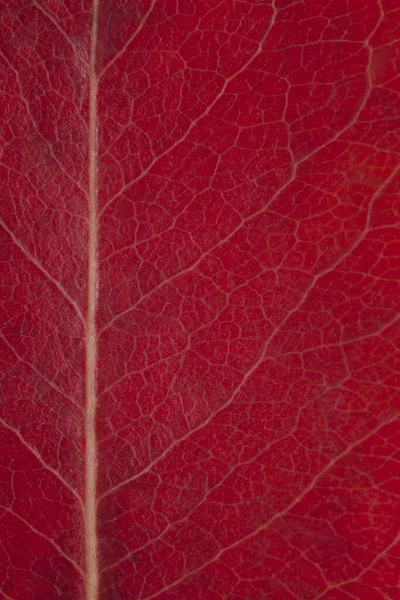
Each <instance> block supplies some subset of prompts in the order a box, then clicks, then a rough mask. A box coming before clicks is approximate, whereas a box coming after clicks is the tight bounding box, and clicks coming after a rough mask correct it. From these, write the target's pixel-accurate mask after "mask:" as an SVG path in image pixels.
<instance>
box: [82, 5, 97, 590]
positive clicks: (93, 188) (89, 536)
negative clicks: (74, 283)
mask: <svg viewBox="0 0 400 600" xmlns="http://www.w3.org/2000/svg"><path fill="white" fill-rule="evenodd" d="M98 3H99V0H93V24H92V32H91V42H90V62H89V139H88V144H89V199H88V211H89V215H88V226H89V232H88V279H87V313H86V331H85V352H86V372H85V395H86V406H85V515H84V518H85V572H86V578H85V600H98V567H97V522H96V521H97V519H96V473H97V457H96V400H97V399H96V359H97V340H96V300H97V299H96V296H97V220H98V215H97V75H96V46H97V16H98Z"/></svg>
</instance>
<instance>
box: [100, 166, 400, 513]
mask: <svg viewBox="0 0 400 600" xmlns="http://www.w3.org/2000/svg"><path fill="white" fill-rule="evenodd" d="M399 171H400V165H398V166H397V167H396V168H395V169H394V170H393V171H392V173H391V174H390V176H389V177H388V178H387V180H386V181H385V182H384V183H382V184H381V185H380V186H379V188H378V189H377V190H376V192H375V193H374V194H373V196H372V198H371V200H370V204H369V207H368V211H367V218H366V222H365V225H364V229H363V231H362V232H361V233H360V235H359V237H358V239H357V240H356V241H355V242H354V244H353V245H352V246H351V247H350V248H349V249H348V251H347V252H346V253H345V254H344V255H343V256H340V257H339V258H338V259H337V260H336V261H335V262H333V263H332V264H331V265H330V266H329V267H328V268H326V269H324V270H323V271H320V272H319V273H318V274H317V275H316V276H315V277H314V279H313V281H312V282H311V283H310V285H309V286H308V288H307V289H306V290H305V292H304V294H303V296H302V298H301V299H300V301H299V302H298V303H297V304H296V305H295V306H294V307H293V308H292V309H291V310H290V311H289V312H288V314H287V315H286V317H285V318H284V319H283V321H282V322H281V323H280V324H279V325H278V327H276V329H275V330H274V331H273V332H272V333H271V335H270V336H269V337H268V338H267V340H266V341H265V344H264V348H263V350H262V351H261V353H260V357H259V358H258V359H257V361H256V362H255V363H254V364H253V366H252V367H251V369H249V371H247V373H246V374H245V375H244V376H243V379H242V381H241V382H240V384H239V385H238V386H237V388H236V389H235V390H234V392H233V393H232V394H231V396H230V398H228V400H227V401H226V402H225V403H224V404H222V405H221V406H220V407H219V408H218V409H217V410H216V411H215V412H214V413H213V414H211V415H210V416H209V417H208V418H207V419H205V420H204V421H203V422H202V423H200V424H199V425H197V427H194V428H193V429H192V430H191V431H190V432H188V433H187V434H185V435H184V436H182V437H180V438H178V439H177V440H175V441H174V443H173V444H171V446H169V447H168V448H166V449H165V450H164V451H163V452H162V453H161V454H160V455H159V456H158V457H157V458H155V459H154V460H153V461H152V462H151V463H149V465H148V466H147V467H146V468H145V469H142V471H140V472H139V473H137V474H136V475H133V476H132V477H130V478H129V479H126V480H125V481H122V482H121V483H119V484H117V485H115V486H113V487H112V488H110V489H109V490H108V491H107V492H104V494H102V496H100V498H99V502H100V500H102V499H103V498H105V497H106V496H108V495H110V494H111V493H113V492H114V491H116V490H118V489H120V488H121V487H124V486H125V485H127V484H128V483H131V482H132V481H135V480H136V479H138V478H139V477H141V476H142V475H143V474H145V473H148V472H149V471H150V470H151V469H152V468H153V467H154V465H156V464H157V463H158V462H159V461H161V460H162V459H163V458H164V456H166V455H167V454H168V453H169V452H170V451H171V450H172V449H173V448H174V447H175V446H176V445H178V444H179V443H181V442H182V441H185V440H186V439H189V438H190V437H191V436H192V435H193V434H194V433H196V432H197V431H199V430H201V429H203V428H204V427H206V426H207V425H208V424H209V423H210V422H211V421H212V420H213V419H214V418H215V417H216V416H217V415H218V414H219V413H220V412H222V411H223V410H225V409H226V408H228V407H229V406H230V405H231V404H232V402H233V401H234V399H235V398H236V396H237V394H238V393H239V392H240V390H241V389H242V388H243V387H244V385H245V384H246V382H247V381H248V379H249V378H250V377H251V376H252V374H253V373H254V372H255V371H256V370H257V369H258V367H259V366H260V365H261V364H262V363H263V362H264V360H265V358H266V355H267V350H268V348H269V345H270V343H271V341H272V340H273V339H274V337H275V336H276V335H277V333H278V332H279V331H280V330H281V329H282V327H283V326H284V325H285V324H286V323H287V321H288V320H289V319H290V317H291V316H292V315H293V314H294V313H295V312H297V311H298V310H299V308H300V307H301V306H302V305H303V304H304V303H305V301H306V300H307V298H308V297H309V295H310V293H311V292H312V290H313V289H314V287H315V286H316V284H317V283H318V281H319V280H320V279H321V278H322V277H324V276H325V275H327V274H328V273H330V272H332V271H333V270H334V269H336V268H337V267H338V266H339V265H340V264H341V263H342V262H343V261H344V260H345V259H346V258H347V256H349V255H350V254H351V253H352V252H354V250H355V249H356V248H357V246H358V245H359V244H360V243H361V242H362V240H363V239H364V237H365V235H366V233H367V231H368V229H369V225H370V220H371V213H372V208H373V206H374V203H375V200H376V199H377V198H378V197H379V196H380V194H381V193H382V191H383V190H384V189H385V187H386V186H387V185H389V184H390V183H391V182H392V181H393V179H394V178H395V177H396V175H397V174H398V172H399Z"/></svg>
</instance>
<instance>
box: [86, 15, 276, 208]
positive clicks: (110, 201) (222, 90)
mask: <svg viewBox="0 0 400 600" xmlns="http://www.w3.org/2000/svg"><path fill="white" fill-rule="evenodd" d="M272 8H273V14H272V18H271V22H270V24H269V27H268V28H267V31H266V33H265V34H264V36H263V38H262V39H261V41H260V42H259V44H258V48H257V50H256V51H255V52H254V54H253V55H252V56H250V58H249V59H248V60H247V61H246V62H245V63H244V64H243V65H242V66H241V68H240V69H239V70H238V71H236V72H235V73H233V74H232V75H230V77H227V78H226V79H225V83H224V84H223V86H222V88H221V90H220V92H219V93H218V94H217V95H216V96H215V98H214V100H213V101H212V102H211V103H210V104H209V106H208V108H207V109H206V110H205V111H204V112H202V113H201V115H199V116H198V117H197V118H196V119H194V120H193V121H192V122H191V124H190V125H189V127H188V128H187V130H186V132H185V134H184V135H183V136H182V137H180V138H179V139H178V140H176V142H174V143H173V144H172V146H170V147H169V148H167V149H166V150H165V151H164V152H162V153H161V154H159V155H158V156H156V157H155V158H154V159H153V160H152V161H151V163H150V164H149V165H148V166H147V167H146V168H145V169H143V171H142V172H141V173H140V175H138V177H136V178H135V179H133V180H132V181H130V182H129V183H127V184H126V185H124V186H123V187H122V188H121V190H120V191H119V192H117V194H115V195H114V196H113V197H112V198H110V200H109V201H108V202H106V204H105V205H104V206H103V208H102V209H101V211H100V212H99V215H98V217H99V219H100V218H101V217H102V215H103V214H104V212H105V211H106V210H107V209H108V207H109V206H110V205H111V204H112V203H113V202H114V201H115V200H117V198H119V197H120V196H122V194H124V193H125V192H126V191H127V190H128V189H130V188H131V187H132V186H133V185H135V183H137V182H138V181H140V180H141V179H143V178H144V177H145V176H146V175H147V174H148V173H149V171H150V170H151V169H152V168H153V166H154V165H155V164H156V163H157V162H158V161H159V160H160V159H161V158H163V157H164V156H166V155H168V154H169V153H170V152H171V151H172V150H173V149H174V148H176V147H177V146H179V144H181V143H182V142H183V141H184V140H185V139H186V138H187V136H188V135H189V133H190V132H191V131H192V129H193V128H194V127H195V126H196V124H197V123H198V122H199V121H200V120H201V119H202V118H203V117H205V116H206V115H208V114H209V113H210V111H211V110H212V108H213V107H214V106H215V104H216V103H217V102H218V100H219V99H220V98H222V96H223V95H224V93H225V90H226V88H227V87H228V85H229V84H230V82H231V81H233V80H234V79H235V78H236V77H238V76H239V75H240V74H241V73H243V72H244V71H245V70H246V69H247V67H248V66H249V65H250V64H251V63H252V62H253V61H254V60H255V59H256V58H257V56H258V55H259V54H260V53H261V51H262V48H263V45H264V42H265V40H266V39H267V37H268V35H269V33H270V31H271V29H272V27H273V26H274V24H275V20H276V16H277V11H276V8H275V5H273V6H272Z"/></svg>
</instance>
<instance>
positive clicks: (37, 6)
mask: <svg viewBox="0 0 400 600" xmlns="http://www.w3.org/2000/svg"><path fill="white" fill-rule="evenodd" d="M33 6H34V7H35V8H37V10H38V11H39V12H41V13H42V14H43V15H44V16H45V17H47V19H48V20H49V21H50V22H51V23H52V24H53V25H54V27H55V28H56V29H57V30H58V31H59V32H60V33H61V35H62V36H63V38H64V39H65V40H66V41H67V42H68V44H69V45H70V46H71V48H72V50H73V53H74V54H75V56H76V46H75V44H74V43H73V41H72V40H71V38H70V37H69V35H68V34H67V33H66V31H64V29H63V28H62V27H61V26H60V24H59V22H58V21H57V20H56V19H55V18H54V17H53V16H52V15H51V14H50V13H49V12H47V10H45V9H44V8H43V6H41V5H40V4H38V3H37V2H36V1H34V2H33Z"/></svg>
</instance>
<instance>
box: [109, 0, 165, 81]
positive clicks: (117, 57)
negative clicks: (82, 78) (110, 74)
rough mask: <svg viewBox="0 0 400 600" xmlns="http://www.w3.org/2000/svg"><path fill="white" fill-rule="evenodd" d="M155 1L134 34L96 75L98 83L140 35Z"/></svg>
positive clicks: (154, 1)
mask: <svg viewBox="0 0 400 600" xmlns="http://www.w3.org/2000/svg"><path fill="white" fill-rule="evenodd" d="M156 1H157V0H152V2H151V4H150V7H149V10H148V11H147V13H146V14H145V15H144V17H143V19H142V20H141V21H140V23H139V25H138V27H137V29H136V30H135V32H134V33H133V35H131V37H130V38H129V39H128V41H127V42H126V43H125V44H124V45H123V46H122V48H121V50H119V51H118V52H117V54H116V55H115V56H114V57H113V58H112V60H110V62H109V63H108V64H107V65H106V66H105V67H104V69H103V70H102V71H101V72H100V73H99V74H98V76H97V77H98V82H99V81H100V79H101V78H102V77H103V75H104V73H105V72H106V71H107V70H108V69H109V68H110V67H111V66H112V65H113V64H114V63H115V62H116V61H117V60H118V59H119V57H120V56H122V55H123V54H124V52H125V51H126V50H127V48H128V46H129V45H130V44H131V43H132V42H133V40H134V39H135V38H136V37H137V35H138V34H139V33H140V31H141V30H142V29H143V27H144V25H145V23H146V21H147V19H148V18H149V16H150V15H151V13H152V12H153V8H154V7H155V5H156Z"/></svg>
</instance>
